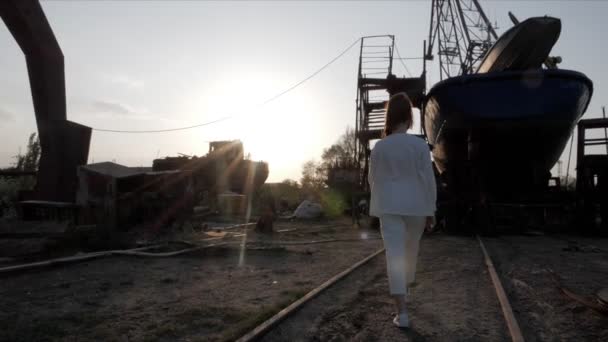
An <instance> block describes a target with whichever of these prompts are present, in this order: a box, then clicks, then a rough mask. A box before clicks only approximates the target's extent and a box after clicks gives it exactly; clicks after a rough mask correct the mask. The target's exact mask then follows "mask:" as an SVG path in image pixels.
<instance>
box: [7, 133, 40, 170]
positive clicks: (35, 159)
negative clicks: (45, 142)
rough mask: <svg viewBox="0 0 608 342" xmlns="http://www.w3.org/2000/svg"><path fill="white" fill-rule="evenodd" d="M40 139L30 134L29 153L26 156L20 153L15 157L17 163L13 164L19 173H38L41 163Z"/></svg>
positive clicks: (34, 134)
mask: <svg viewBox="0 0 608 342" xmlns="http://www.w3.org/2000/svg"><path fill="white" fill-rule="evenodd" d="M40 152H41V150H40V139H39V138H38V136H37V134H36V133H32V134H30V137H29V139H28V142H27V151H26V152H25V155H22V154H21V153H19V154H18V155H16V156H15V159H17V161H16V162H15V164H13V167H14V168H15V170H17V171H34V172H36V171H38V165H39V163H40Z"/></svg>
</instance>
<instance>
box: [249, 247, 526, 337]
mask: <svg viewBox="0 0 608 342" xmlns="http://www.w3.org/2000/svg"><path fill="white" fill-rule="evenodd" d="M475 242H478V244H477V247H476V248H477V255H476V257H477V259H478V262H479V263H481V264H483V265H484V267H485V269H484V272H478V273H477V274H478V275H479V276H480V279H477V280H474V279H470V284H473V286H477V287H480V286H481V287H483V288H484V291H482V292H484V293H485V294H486V297H488V298H486V300H485V302H486V304H485V305H486V306H487V307H486V308H485V309H488V308H490V309H491V311H493V312H494V318H495V319H494V320H493V321H492V322H491V324H489V329H490V330H492V329H493V328H497V327H498V328H499V329H498V330H502V333H498V334H497V335H495V336H493V337H494V338H497V339H498V340H511V341H517V342H519V341H524V338H523V335H522V333H521V330H520V328H519V324H518V322H517V319H516V318H515V315H514V314H513V310H512V308H511V304H510V302H509V299H508V297H507V295H506V293H505V291H504V288H503V286H502V284H501V282H500V278H499V276H498V274H497V272H496V270H495V268H494V265H493V263H492V259H491V257H490V254H489V253H488V251H487V249H486V247H485V245H484V243H483V240H482V239H481V238H480V237H477V240H476V241H475ZM470 247H471V246H470ZM423 248H424V247H423ZM383 252H384V249H380V250H378V251H375V252H374V253H372V254H370V255H368V256H367V257H365V258H363V259H362V260H359V261H357V262H356V263H354V264H353V265H351V266H350V267H348V268H347V269H345V270H344V271H342V272H340V273H339V274H337V275H336V276H334V277H332V278H331V279H329V280H328V281H326V282H325V283H323V284H321V285H320V286H318V287H316V288H314V289H313V290H312V291H310V292H308V293H307V294H305V295H304V296H302V297H301V298H300V299H298V300H296V301H295V302H293V303H291V304H290V305H288V306H287V307H285V308H283V309H282V310H281V311H279V312H278V313H276V314H275V315H274V316H272V317H271V318H269V319H268V320H266V321H264V322H263V323H261V324H260V325H258V326H256V327H255V328H254V329H252V330H251V331H249V332H248V333H247V334H245V335H243V336H242V337H241V338H240V339H238V341H239V342H248V341H280V340H285V339H289V340H302V341H305V340H310V339H311V337H312V336H310V335H307V332H306V331H305V330H307V329H309V328H310V327H311V326H313V327H314V326H316V325H320V327H314V328H312V334H313V335H314V339H316V340H323V339H325V338H324V337H323V335H324V334H325V335H327V336H332V337H335V336H338V338H337V340H351V339H355V340H365V339H369V338H372V339H380V340H391V338H395V339H399V340H402V336H403V335H405V336H406V337H407V338H409V339H413V340H416V339H418V338H420V337H422V336H421V335H420V332H419V331H417V330H420V329H418V327H417V326H415V325H414V326H413V327H412V329H408V330H405V331H403V330H401V331H400V330H398V329H395V328H394V327H393V326H392V325H391V326H390V328H389V329H380V330H382V331H383V332H384V331H392V332H394V333H395V334H393V337H389V336H382V338H379V336H376V335H373V330H374V329H373V328H372V329H371V330H372V331H371V332H367V335H366V333H364V334H363V335H362V334H360V333H358V332H356V331H351V332H347V333H346V334H345V335H342V336H340V334H341V332H339V331H338V330H340V329H345V330H349V329H351V328H352V330H357V329H361V328H363V326H364V325H366V324H370V323H371V324H374V322H375V321H374V320H372V321H371V322H370V321H368V319H367V318H368V316H369V312H373V311H374V310H375V309H379V310H381V309H384V310H386V308H390V309H392V301H390V300H388V301H387V300H386V298H384V299H379V300H376V303H374V304H372V303H369V304H365V305H363V306H366V305H368V306H369V307H368V309H367V312H365V311H366V310H365V308H364V310H363V312H361V310H359V309H357V308H354V309H352V310H351V307H353V306H355V307H356V306H361V302H365V301H366V300H365V297H366V296H368V297H374V296H375V297H377V298H376V299H378V298H380V297H388V293H386V292H387V289H386V287H385V286H377V285H379V284H378V283H379V282H380V280H381V279H382V278H385V273H386V271H385V269H384V267H385V266H384V265H385V264H384V260H383V259H382V257H383V256H384V253H383ZM448 257H449V256H448ZM421 259H422V260H421V261H422V264H424V260H423V259H424V256H421ZM465 262H468V261H465ZM421 268H422V269H421ZM431 268H432V267H431ZM469 271H470V269H469ZM433 272H434V271H433V269H426V267H424V265H420V261H419V272H418V273H422V274H421V275H420V276H419V278H425V275H426V278H428V276H429V275H430V274H433ZM441 272H443V271H439V273H441ZM481 277H483V278H485V279H481ZM484 280H485V281H484ZM426 281H428V279H427V280H426ZM423 282H425V280H423ZM431 282H433V281H432V280H431ZM356 283H358V284H359V285H360V286H361V285H362V286H363V289H361V288H357V285H356ZM421 285H422V284H421ZM374 287H382V288H381V289H378V290H377V291H376V290H373V289H372V290H370V288H374ZM419 287H420V289H418V287H416V288H415V289H414V290H413V293H414V297H416V292H421V291H422V290H423V289H421V288H422V286H419ZM448 287H449V284H448ZM349 291H350V292H351V294H350V295H348V294H346V293H347V292H349ZM473 291H475V290H474V289H473ZM469 292H470V291H465V293H469ZM431 297H433V295H431ZM489 297H492V298H489ZM389 299H390V298H389ZM334 301H335V302H339V303H338V304H337V305H336V304H334V303H332V302H334ZM473 301H474V302H476V300H475V298H473ZM488 301H493V302H494V304H493V305H492V304H490V305H488V303H487V302H488ZM438 302H441V300H439V301H438ZM482 302H483V301H482ZM332 304H333V307H332ZM375 305H379V306H378V307H376V306H375ZM474 305H475V304H474ZM482 305H484V304H482ZM421 306H422V307H424V306H425V304H422V305H418V308H420V307H421ZM465 306H467V305H465ZM415 309H416V308H414V310H413V311H414V312H413V315H414V320H413V322H417V320H416V318H417V317H416V312H415V311H417V310H415ZM427 309H428V308H427ZM438 309H439V311H442V308H438ZM448 310H449V309H448ZM349 311H352V312H353V313H354V316H355V319H354V321H355V322H354V323H353V324H352V327H349V324H350V323H352V322H348V324H346V323H345V324H338V325H339V327H337V329H335V328H336V327H332V326H331V325H330V327H329V328H327V327H324V325H327V324H325V323H324V321H325V320H329V321H332V320H334V321H336V320H337V321H339V320H340V319H345V320H348V319H349V318H348V317H349V315H350V313H349ZM431 311H433V310H432V309H431ZM477 313H478V314H480V313H481V312H477ZM390 314H393V313H390ZM456 316H459V314H458V313H456ZM474 316H475V315H473V317H471V318H470V320H471V321H472V323H473V324H476V318H475V317H474ZM484 316H487V314H486V315H484ZM490 316H492V315H490ZM421 318H422V319H424V318H423V317H421ZM380 319H381V320H382V322H383V323H382V324H384V323H386V322H388V321H389V320H388V317H382V318H380ZM430 323H432V322H430ZM479 323H483V322H482V321H479ZM414 324H416V323H414ZM358 325H359V327H358ZM500 328H502V329H500ZM363 330H365V329H363ZM422 330H424V329H422ZM447 330H450V329H447ZM475 332H476V331H475V329H473V330H472V331H470V332H469V333H470V334H475ZM461 333H462V334H463V335H466V334H467V332H466V331H463V332H461ZM319 334H320V335H319ZM336 334H337V335H336ZM424 335H427V334H424ZM366 337H367V338H366ZM469 337H470V335H469ZM487 337H490V338H492V340H496V339H493V337H492V336H485V337H484V336H482V337H481V338H482V339H483V340H485V339H487ZM452 338H454V336H452ZM437 339H442V338H441V336H437ZM457 339H458V338H457Z"/></svg>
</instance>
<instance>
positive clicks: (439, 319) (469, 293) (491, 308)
mask: <svg viewBox="0 0 608 342" xmlns="http://www.w3.org/2000/svg"><path fill="white" fill-rule="evenodd" d="M416 284H417V285H416V287H415V288H414V289H413V290H412V294H411V297H410V298H409V304H410V305H409V309H410V320H411V324H412V326H411V329H409V330H401V329H398V328H396V327H395V326H394V325H393V324H392V319H393V317H394V315H395V314H396V309H395V307H394V304H393V300H392V298H391V297H390V296H389V293H388V278H387V276H386V261H385V256H384V255H381V256H379V257H378V258H376V259H374V260H373V261H372V262H370V263H369V264H368V265H366V266H363V267H362V268H361V269H359V270H357V271H355V272H353V273H352V274H351V276H349V277H348V278H347V279H346V280H345V281H343V282H341V283H340V284H339V286H337V287H335V288H332V289H330V290H329V291H327V292H325V293H323V294H322V295H320V296H319V297H318V298H317V299H315V300H313V302H311V304H310V305H307V306H306V307H304V308H303V309H302V310H301V311H300V312H298V313H297V314H296V315H294V316H293V317H291V318H289V319H288V321H286V322H285V323H284V324H281V326H280V327H279V328H278V329H275V330H273V331H272V332H271V333H269V334H268V335H267V336H265V338H264V339H263V340H264V341H508V340H509V336H508V332H507V330H506V325H505V323H504V320H503V318H502V314H501V311H500V305H499V303H498V300H497V298H496V294H495V292H494V288H493V287H492V285H491V282H490V277H489V275H488V274H487V271H486V269H485V264H484V263H483V256H482V254H481V251H480V249H479V246H478V245H477V241H476V240H474V239H472V238H462V237H453V236H444V235H435V236H431V237H425V238H423V240H422V245H421V255H420V259H419V267H418V272H417V278H416Z"/></svg>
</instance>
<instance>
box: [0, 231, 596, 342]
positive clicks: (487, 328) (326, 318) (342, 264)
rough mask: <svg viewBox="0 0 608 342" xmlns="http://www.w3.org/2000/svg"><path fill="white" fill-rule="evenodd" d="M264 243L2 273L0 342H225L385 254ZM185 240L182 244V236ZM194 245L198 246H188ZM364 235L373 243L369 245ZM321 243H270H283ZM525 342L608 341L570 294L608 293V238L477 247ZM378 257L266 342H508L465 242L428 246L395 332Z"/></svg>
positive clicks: (329, 234)
mask: <svg viewBox="0 0 608 342" xmlns="http://www.w3.org/2000/svg"><path fill="white" fill-rule="evenodd" d="M275 229H276V230H278V231H280V233H277V234H275V235H274V236H273V237H272V238H269V237H264V236H261V235H256V234H254V233H248V236H247V239H248V241H253V242H257V243H256V244H253V245H251V247H257V249H253V248H251V249H247V250H242V249H240V248H239V246H236V245H231V246H228V247H222V248H213V249H208V250H205V251H200V252H198V253H193V254H188V255H182V256H179V257H171V258H154V259H152V258H135V257H111V258H106V259H97V260H93V261H88V262H86V263H80V264H72V265H66V266H62V267H55V268H47V269H44V270H41V271H36V272H27V273H21V274H12V275H2V276H1V279H0V281H1V283H2V285H1V286H0V341H102V340H103V341H226V340H234V339H235V338H238V337H239V336H241V335H242V334H244V333H245V332H247V331H248V330H250V329H251V328H253V327H254V326H255V325H257V324H259V323H261V322H262V321H263V320H265V319H267V318H268V317H270V316H271V315H273V314H274V313H276V312H277V311H279V310H280V309H282V308H283V307H285V306H286V305H288V304H289V303H291V302H293V301H294V300H296V299H297V298H299V297H301V296H302V295H303V294H305V293H306V292H308V291H310V290H311V289H313V288H315V287H316V286H318V285H320V284H321V283H323V282H325V281H326V280H327V279H329V278H330V277H332V276H334V275H335V274H337V273H339V272H341V271H343V270H344V269H346V268H347V267H349V266H350V265H352V264H353V263H355V262H356V261H358V260H361V259H362V258H364V257H365V256H367V255H369V254H371V253H373V252H374V251H376V250H377V249H378V248H380V247H381V245H382V244H381V241H380V240H378V239H377V238H378V233H377V232H376V231H363V230H358V229H353V228H351V227H350V226H349V225H348V224H347V222H313V223H302V222H300V223H298V222H283V223H279V224H277V225H276V227H275ZM186 237H187V236H186ZM190 237H191V238H196V236H190ZM365 238H367V239H365ZM327 239H349V240H354V241H341V242H329V243H316V244H306V245H294V244H290V245H284V246H272V245H270V244H265V243H267V242H273V241H274V242H277V241H283V242H284V241H291V242H298V241H313V240H314V241H322V240H327ZM484 241H485V244H486V247H487V248H488V250H489V253H490V254H491V256H492V258H493V261H494V263H495V266H496V268H497V271H498V272H499V275H500V276H501V277H502V281H503V285H504V287H505V290H506V291H507V294H508V296H509V299H510V300H511V304H512V306H513V309H514V312H515V315H516V317H517V319H518V321H519V324H520V326H521V327H522V330H523V333H524V336H525V338H526V340H527V341H608V329H606V327H608V318H607V317H606V316H602V315H601V314H599V313H597V312H595V311H593V310H591V309H589V308H587V307H585V306H584V305H582V304H579V303H577V302H574V301H573V300H571V299H569V298H567V297H565V296H564V295H562V294H561V293H560V291H559V290H558V289H557V287H556V285H555V283H554V282H553V280H552V277H551V275H550V273H549V271H548V270H551V271H553V272H554V273H555V274H557V275H558V276H559V278H560V282H561V283H562V285H563V286H565V287H567V288H568V289H570V290H572V291H573V292H576V293H578V294H581V295H584V296H587V297H591V296H592V295H593V294H594V293H595V292H596V291H598V290H599V289H601V288H603V287H608V258H607V254H608V240H595V239H585V238H580V237H564V236H503V237H500V238H485V239H484ZM385 267H386V266H385V259H384V256H383V255H381V256H379V257H377V258H375V259H374V260H372V261H371V262H370V263H369V264H367V265H365V266H363V267H362V268H360V269H359V270H357V271H355V272H354V273H352V274H351V275H350V276H349V277H347V278H346V279H344V280H343V281H341V282H339V283H338V284H337V285H336V286H334V287H332V288H330V289H329V290H328V291H326V292H324V293H322V294H321V295H320V296H319V297H317V298H316V299H315V300H313V301H312V302H311V303H310V304H309V305H306V306H305V307H304V308H303V309H302V310H300V311H298V312H297V313H296V314H295V315H293V316H291V317H290V318H289V319H288V320H287V321H285V322H284V323H283V324H281V325H280V326H279V327H278V328H277V329H275V330H273V331H271V332H270V333H269V334H268V335H266V336H265V338H264V340H265V341H285V340H289V341H292V340H293V341H507V340H509V339H510V338H509V335H508V332H507V329H506V325H505V323H504V318H503V316H502V312H501V309H500V305H499V303H498V300H497V297H496V294H495V291H494V288H493V286H492V284H491V281H490V277H489V275H488V273H487V269H486V267H485V264H484V260H483V255H482V253H481V250H480V248H479V245H478V243H477V241H476V240H475V239H473V238H469V237H462V236H449V235H443V234H438V235H432V236H425V237H424V238H423V241H422V248H421V256H420V259H419V265H418V273H417V286H416V287H415V288H414V289H413V291H412V296H411V298H410V312H411V320H412V328H411V329H409V330H400V329H397V328H395V327H394V326H393V325H392V323H391V320H392V317H393V315H394V314H395V309H394V306H393V302H392V300H391V298H390V296H389V295H388V282H387V277H386V269H385Z"/></svg>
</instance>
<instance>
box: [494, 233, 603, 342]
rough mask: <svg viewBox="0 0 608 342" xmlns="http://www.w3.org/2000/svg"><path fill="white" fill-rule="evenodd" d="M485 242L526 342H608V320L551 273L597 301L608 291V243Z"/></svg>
mask: <svg viewBox="0 0 608 342" xmlns="http://www.w3.org/2000/svg"><path fill="white" fill-rule="evenodd" d="M484 241H485V244H486V247H487V248H488V249H489V253H490V254H491V255H492V258H493V261H494V265H495V267H496V269H497V271H498V273H499V274H500V276H501V277H502V283H503V286H504V287H505V290H506V291H507V295H508V296H509V299H510V301H511V305H512V306H513V310H514V312H515V315H516V316H517V319H518V321H519V325H520V326H521V329H522V332H523V334H524V336H525V337H526V341H608V316H606V315H602V314H600V313H598V312H595V311H593V310H591V309H589V308H587V307H586V306H584V305H582V304H579V303H578V302H575V301H573V300H572V299H570V298H568V297H566V296H564V295H563V294H562V293H561V291H559V289H558V288H557V286H556V284H555V282H554V280H553V277H552V276H551V273H550V271H552V272H554V273H555V274H557V275H558V277H559V278H560V282H561V286H563V287H566V288H568V289H569V290H571V291H573V292H575V293H577V294H579V295H582V296H585V297H588V298H592V297H593V296H594V295H595V293H596V292H597V291H598V290H600V289H601V288H606V287H608V240H606V239H590V238H582V237H566V236H536V237H534V236H504V237H501V238H494V239H489V238H488V239H485V240H484ZM549 270H550V271H549ZM592 300H593V299H592Z"/></svg>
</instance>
